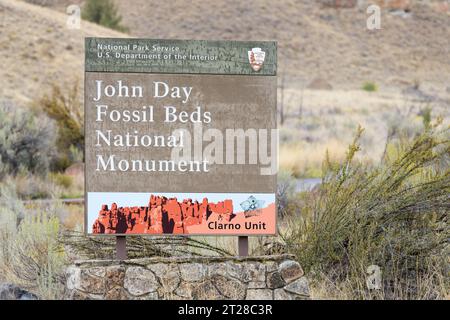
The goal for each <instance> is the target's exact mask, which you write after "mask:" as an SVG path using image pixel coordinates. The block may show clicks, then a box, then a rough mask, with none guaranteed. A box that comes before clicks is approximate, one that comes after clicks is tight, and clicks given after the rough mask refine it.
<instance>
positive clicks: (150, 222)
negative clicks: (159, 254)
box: [92, 195, 233, 234]
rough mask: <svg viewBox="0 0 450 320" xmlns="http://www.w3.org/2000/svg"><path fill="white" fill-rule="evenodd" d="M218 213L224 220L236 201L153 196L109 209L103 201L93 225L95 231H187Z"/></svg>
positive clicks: (228, 215)
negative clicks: (142, 202)
mask: <svg viewBox="0 0 450 320" xmlns="http://www.w3.org/2000/svg"><path fill="white" fill-rule="evenodd" d="M213 213H214V214H216V215H219V216H220V217H221V219H223V220H224V221H230V220H231V219H232V217H233V201H232V200H230V199H226V200H224V201H219V202H218V203H210V202H208V199H207V198H204V199H203V201H202V202H201V203H199V202H198V201H192V199H184V200H183V201H182V202H179V201H178V200H177V198H166V197H161V196H154V195H151V196H150V200H149V204H148V206H147V207H119V208H118V207H117V204H116V203H113V204H112V205H111V209H108V206H107V205H105V204H104V205H102V208H101V210H100V212H99V214H98V218H97V220H95V222H94V224H93V226H92V230H93V231H92V232H93V233H105V234H115V233H135V234H146V233H148V234H161V233H173V234H183V233H186V228H187V227H189V226H193V225H197V224H201V223H202V222H205V221H207V220H208V218H209V216H210V215H211V214H213Z"/></svg>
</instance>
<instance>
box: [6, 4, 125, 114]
mask: <svg viewBox="0 0 450 320" xmlns="http://www.w3.org/2000/svg"><path fill="white" fill-rule="evenodd" d="M66 19H67V16H66V15H65V14H63V13H60V12H56V11H54V10H52V9H48V8H43V7H40V6H35V5H31V4H28V3H25V2H21V1H11V0H9V1H8V0H0V54H1V60H2V61H1V68H0V82H1V100H2V101H5V100H6V101H12V102H14V103H18V104H23V105H26V104H28V103H29V102H30V101H32V100H33V99H35V98H36V97H37V98H39V97H41V96H42V95H43V94H44V93H47V92H49V91H50V89H51V85H52V84H58V85H59V86H61V87H62V88H66V87H71V86H73V85H74V84H75V83H76V82H78V83H79V85H82V81H83V70H84V37H86V36H101V37H123V36H124V34H122V33H119V32H115V31H112V30H110V29H106V28H103V27H100V26H98V25H95V24H91V23H87V22H83V23H82V29H81V30H71V29H68V28H67V27H66Z"/></svg>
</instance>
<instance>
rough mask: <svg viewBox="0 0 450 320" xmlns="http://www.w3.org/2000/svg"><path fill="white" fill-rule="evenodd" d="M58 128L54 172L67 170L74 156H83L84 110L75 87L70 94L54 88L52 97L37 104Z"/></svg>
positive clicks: (46, 97)
mask: <svg viewBox="0 0 450 320" xmlns="http://www.w3.org/2000/svg"><path fill="white" fill-rule="evenodd" d="M36 108H37V109H39V108H41V109H42V110H43V111H44V112H45V113H46V114H47V115H48V116H49V117H50V118H51V119H54V120H55V122H56V124H57V126H58V139H57V142H56V146H57V148H58V156H57V157H56V159H55V161H54V163H53V169H54V170H65V169H66V168H67V167H69V166H70V165H71V164H72V163H73V162H74V160H76V161H79V159H74V154H78V155H79V154H82V152H81V150H83V148H84V124H83V123H84V121H83V113H82V110H83V108H82V107H81V104H80V101H79V97H78V87H77V86H76V85H75V86H73V87H72V88H71V90H70V91H69V92H68V93H64V92H63V91H62V90H61V89H60V88H59V87H57V86H54V87H53V89H52V92H51V94H50V95H45V96H44V97H43V98H42V99H40V100H39V101H38V102H37V103H36Z"/></svg>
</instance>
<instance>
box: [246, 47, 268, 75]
mask: <svg viewBox="0 0 450 320" xmlns="http://www.w3.org/2000/svg"><path fill="white" fill-rule="evenodd" d="M265 57H266V53H265V52H264V51H262V50H261V48H253V49H252V50H251V51H249V52H248V61H249V62H250V66H251V67H252V69H253V71H256V72H258V71H259V70H261V68H262V65H263V63H264V58H265Z"/></svg>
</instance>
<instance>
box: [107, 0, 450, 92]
mask: <svg viewBox="0 0 450 320" xmlns="http://www.w3.org/2000/svg"><path fill="white" fill-rule="evenodd" d="M116 2H117V4H118V7H119V11H120V13H121V14H122V16H123V23H124V24H125V25H126V26H128V27H129V28H130V32H131V34H133V35H135V36H138V37H150V38H180V39H235V40H248V39H260V40H277V41H278V44H279V64H280V67H279V68H280V71H281V72H284V73H288V74H289V75H293V76H295V78H296V79H300V80H303V81H305V82H306V83H307V84H308V83H309V82H310V81H311V80H312V79H314V78H317V77H320V78H326V79H327V81H328V82H329V83H330V84H331V85H332V86H333V87H334V88H344V89H348V88H355V87H356V88H359V87H360V86H361V84H362V83H363V82H364V81H369V80H370V81H374V82H377V83H380V84H382V85H385V86H386V87H390V86H401V85H403V86H404V85H405V84H413V83H414V81H419V82H421V83H425V84H426V83H430V84H433V86H435V87H436V88H437V89H442V84H444V83H446V84H447V85H450V59H449V58H448V57H449V50H450V15H448V13H444V12H439V11H437V10H435V9H433V8H432V7H430V6H424V5H414V6H412V8H411V12H410V15H407V16H406V17H402V16H399V15H395V14H393V13H391V12H389V11H388V10H384V11H382V16H381V23H382V30H378V31H369V30H367V28H366V19H367V16H368V15H367V14H366V12H365V10H364V9H362V8H361V9H360V8H357V7H355V8H351V9H340V10H336V9H334V8H329V7H323V6H321V5H320V4H319V3H320V2H321V1H297V0H280V1H269V0H260V1H250V2H248V1H240V0H231V1H230V0H219V1H211V2H208V4H206V3H205V1H202V0H192V1H189V4H188V5H187V3H186V2H184V1H155V0H150V1H148V0H133V1H116ZM322 2H323V1H322Z"/></svg>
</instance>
